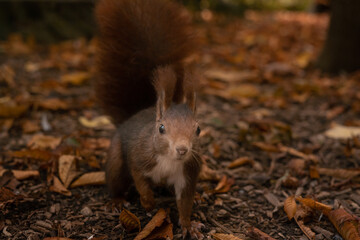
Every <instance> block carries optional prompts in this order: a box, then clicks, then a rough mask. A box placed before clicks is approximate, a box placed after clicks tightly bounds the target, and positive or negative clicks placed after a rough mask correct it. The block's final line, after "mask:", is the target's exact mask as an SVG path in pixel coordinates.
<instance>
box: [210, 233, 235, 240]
mask: <svg viewBox="0 0 360 240" xmlns="http://www.w3.org/2000/svg"><path fill="white" fill-rule="evenodd" d="M211 235H212V236H213V237H214V239H215V240H242V239H241V238H238V237H235V236H234V235H232V234H225V233H213V234H211Z"/></svg>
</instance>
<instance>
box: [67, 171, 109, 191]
mask: <svg viewBox="0 0 360 240" xmlns="http://www.w3.org/2000/svg"><path fill="white" fill-rule="evenodd" d="M103 184H105V172H103V171H101V172H89V173H85V174H84V175H82V176H81V177H79V178H78V179H77V180H76V181H75V182H73V183H72V184H71V185H70V187H71V188H74V187H80V186H85V185H103Z"/></svg>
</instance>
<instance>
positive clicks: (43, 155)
mask: <svg viewBox="0 0 360 240" xmlns="http://www.w3.org/2000/svg"><path fill="white" fill-rule="evenodd" d="M7 154H8V155H9V156H10V157H16V158H30V159H37V160H42V161H49V160H50V159H51V158H52V157H53V154H52V153H51V152H48V151H45V150H39V149H32V150H21V151H15V152H7Z"/></svg>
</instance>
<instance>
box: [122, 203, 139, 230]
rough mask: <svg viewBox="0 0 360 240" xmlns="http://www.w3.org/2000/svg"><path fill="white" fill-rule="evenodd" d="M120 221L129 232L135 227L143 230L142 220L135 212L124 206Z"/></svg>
mask: <svg viewBox="0 0 360 240" xmlns="http://www.w3.org/2000/svg"><path fill="white" fill-rule="evenodd" d="M119 219H120V223H121V224H122V225H123V226H124V227H125V229H126V230H127V231H128V232H131V231H132V230H134V229H136V228H137V229H138V231H140V230H141V225H140V220H139V218H138V217H136V216H135V215H134V214H133V213H131V212H130V211H128V210H126V209H125V208H123V210H122V211H121V213H120V216H119Z"/></svg>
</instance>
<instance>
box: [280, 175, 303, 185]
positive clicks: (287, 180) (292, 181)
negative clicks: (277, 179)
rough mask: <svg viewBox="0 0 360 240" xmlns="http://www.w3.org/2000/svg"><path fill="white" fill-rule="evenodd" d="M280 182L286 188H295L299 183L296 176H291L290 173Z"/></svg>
mask: <svg viewBox="0 0 360 240" xmlns="http://www.w3.org/2000/svg"><path fill="white" fill-rule="evenodd" d="M281 184H282V185H283V186H284V187H287V188H297V187H299V185H300V182H299V179H297V178H296V177H292V176H290V175H288V176H287V177H286V178H285V179H284V180H283V181H282V182H281Z"/></svg>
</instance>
